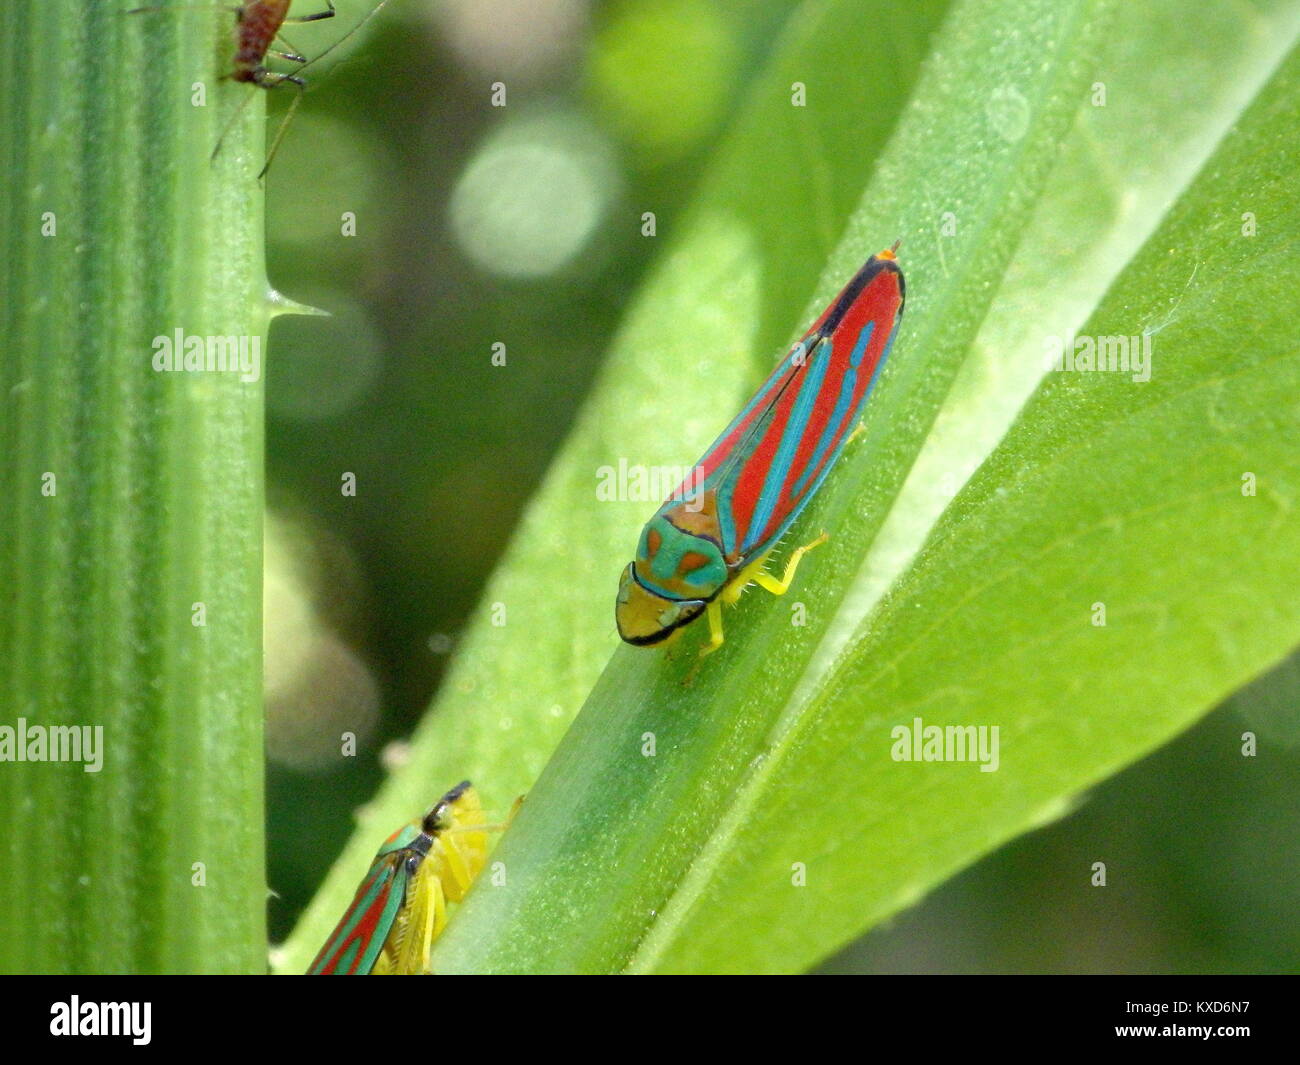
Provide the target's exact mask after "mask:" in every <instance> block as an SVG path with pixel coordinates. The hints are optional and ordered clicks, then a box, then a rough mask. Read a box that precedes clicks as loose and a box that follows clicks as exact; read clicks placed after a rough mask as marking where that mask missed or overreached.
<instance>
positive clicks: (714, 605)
mask: <svg viewBox="0 0 1300 1065" xmlns="http://www.w3.org/2000/svg"><path fill="white" fill-rule="evenodd" d="M705 612H706V613H707V614H708V615H709V642H708V643H707V644H705V645H704V646H703V647H701V648H700V654H701V656H703V655H711V654H713V652H714V651H716V650H717V649H718V648H719V647H721V646H722V604H721V603H719V602H718V601H717V600H716V599H714V600H713V601H712V602H711V603H710V604H709V605H708V607H707V608H706V609H705Z"/></svg>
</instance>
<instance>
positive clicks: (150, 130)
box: [0, 0, 272, 973]
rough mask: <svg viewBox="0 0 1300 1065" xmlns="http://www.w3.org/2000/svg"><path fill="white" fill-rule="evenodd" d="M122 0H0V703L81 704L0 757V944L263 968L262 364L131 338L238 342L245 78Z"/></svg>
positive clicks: (255, 135) (257, 314)
mask: <svg viewBox="0 0 1300 1065" xmlns="http://www.w3.org/2000/svg"><path fill="white" fill-rule="evenodd" d="M128 6H130V5H128V4H126V3H121V4H106V3H105V4H90V5H87V4H83V3H79V2H77V0H49V2H46V3H41V4H36V3H21V4H5V5H3V7H2V8H0V48H2V49H3V51H4V54H3V57H2V58H0V97H3V99H4V100H6V101H7V102H8V106H7V107H6V108H5V112H4V115H3V120H2V121H0V159H2V160H3V166H4V173H5V180H6V193H5V197H4V203H3V205H2V206H0V248H2V249H3V252H2V254H3V260H4V270H3V275H4V285H5V289H4V293H3V298H2V299H0V325H2V328H0V333H2V334H3V336H4V338H5V355H4V359H3V361H2V362H0V396H3V401H4V411H3V415H0V455H2V456H3V458H0V498H3V500H4V504H3V510H2V511H0V513H2V517H0V588H3V594H2V595H0V648H3V654H2V655H0V659H2V662H0V676H2V679H0V693H2V694H0V726H3V727H4V728H6V729H9V730H17V729H18V728H20V727H21V726H20V721H21V722H23V723H24V724H25V726H26V727H27V728H28V729H29V730H31V729H33V728H41V729H46V728H55V727H60V726H86V727H88V728H89V729H91V730H96V729H100V730H102V733H101V738H102V742H100V743H96V742H95V739H94V737H95V732H94V731H91V732H90V733H89V736H90V739H91V742H92V743H94V745H95V751H96V758H95V759H94V760H93V761H97V760H99V759H102V762H101V764H100V765H99V766H98V769H97V771H95V772H85V771H83V765H82V764H81V763H79V762H76V761H61V762H30V761H29V762H19V763H13V762H10V761H6V762H4V763H0V838H3V840H4V844H3V847H4V855H5V856H4V859H3V860H2V861H0V927H3V928H4V929H5V933H4V934H3V935H0V970H2V971H5V972H45V973H50V972H75V973H88V972H98V973H105V972H109V973H113V972H196V971H204V972H239V971H243V972H264V971H265V968H266V948H265V935H266V932H265V907H266V888H265V874H264V855H263V849H264V843H263V830H262V826H263V822H264V816H265V815H264V811H263V806H262V774H263V768H262V757H263V755H262V706H261V685H262V663H261V653H260V647H261V576H262V574H261V550H262V507H263V500H262V495H263V492H262V465H263V459H262V379H261V375H260V367H259V373H258V377H257V380H254V381H244V380H242V379H241V375H240V374H237V373H230V372H225V373H221V372H216V373H185V372H182V373H176V372H156V371H155V369H154V366H153V358H154V356H155V353H156V352H158V351H159V350H160V349H158V348H156V347H155V345H154V338H155V337H172V336H174V331H175V330H177V329H181V330H184V332H185V334H186V335H187V336H197V337H200V338H206V337H210V336H212V337H226V336H231V337H246V338H251V339H253V340H255V341H256V342H257V343H258V344H260V345H261V350H262V351H263V352H264V351H265V345H266V331H267V325H268V323H269V321H270V317H271V309H272V308H271V304H270V303H269V302H268V297H267V293H268V288H267V283H266V272H265V268H264V264H263V249H262V194H261V189H260V187H259V186H258V183H257V181H256V180H255V178H254V175H255V174H256V173H257V171H258V169H259V168H260V167H261V165H262V147H261V143H260V135H259V134H260V129H261V126H260V119H261V116H262V104H261V101H260V94H258V96H256V97H254V98H253V99H254V101H255V102H254V105H253V106H251V107H247V108H245V111H244V114H243V117H242V120H241V121H239V122H236V123H235V124H234V125H232V126H231V128H230V129H229V132H228V134H227V136H226V139H225V143H224V146H223V150H222V152H221V154H220V155H219V156H218V158H217V159H216V160H215V161H210V160H209V156H210V155H211V154H212V150H213V147H214V146H215V145H216V143H217V140H218V137H219V134H220V131H221V129H222V127H223V126H224V125H226V123H227V122H228V121H229V119H230V116H231V114H232V111H233V110H234V109H235V108H237V107H238V106H239V105H240V104H241V103H242V102H244V101H245V100H246V99H247V93H248V92H250V91H252V90H251V89H250V88H249V87H248V86H239V85H234V84H231V83H226V84H225V85H224V86H223V85H222V83H221V82H220V81H219V75H220V74H222V73H224V69H222V67H219V66H218V63H219V62H220V63H223V64H224V63H227V62H228V61H229V55H230V47H231V45H230V27H231V15H230V13H229V12H221V13H219V14H218V13H214V12H213V11H210V10H207V11H202V12H194V11H184V12H175V11H158V12H148V13H145V14H140V15H133V16H130V17H127V16H126V15H125V13H124V12H125V9H126V8H127V7H128ZM196 82H197V83H199V84H200V85H201V86H202V87H203V89H204V91H205V93H206V97H205V100H204V106H196V103H197V100H196V97H195V93H196V91H197V89H196V85H195V83H196ZM250 350H251V349H250ZM200 604H201V611H200V606H199V605H200ZM199 620H202V621H203V622H204V624H201V625H200V624H198V623H197V622H198V621H199ZM84 736H85V733H78V734H77V738H78V739H81V738H83V737H84ZM0 742H3V739H0ZM48 753H50V752H49V751H47V754H48ZM68 753H69V754H73V755H75V754H76V753H77V748H76V747H71V748H69V750H68ZM89 753H90V752H89V748H86V749H83V750H82V751H81V754H82V757H83V758H85V757H86V756H87V755H88V754H89ZM9 757H13V752H12V750H11V751H10V753H9ZM93 761H92V762H91V765H93ZM88 767H89V766H88ZM196 863H202V865H201V867H200V866H198V865H196Z"/></svg>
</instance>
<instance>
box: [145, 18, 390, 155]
mask: <svg viewBox="0 0 1300 1065" xmlns="http://www.w3.org/2000/svg"><path fill="white" fill-rule="evenodd" d="M292 2H293V0H248V2H247V3H243V4H234V5H230V6H229V7H222V8H220V9H221V10H229V11H230V12H231V13H232V14H233V15H234V16H235V32H234V37H235V56H234V60H233V63H232V66H231V70H230V72H229V73H228V74H227V75H226V77H228V78H229V79H230V80H231V81H238V82H243V83H245V84H248V85H256V86H258V87H259V88H262V89H275V88H279V87H280V86H281V85H292V86H293V87H294V88H296V89H297V90H298V95H297V96H295V97H294V100H293V103H291V104H290V105H289V109H288V111H286V112H285V116H284V119H283V120H282V121H281V122H280V128H279V129H278V130H276V133H275V138H274V140H272V142H271V148H270V150H269V151H268V152H267V155H266V162H265V164H264V165H263V166H262V169H261V171H260V172H259V173H258V175H257V176H258V177H259V178H261V177H262V176H264V175H265V174H266V172H267V170H268V169H270V166H271V161H272V160H273V159H274V158H275V153H276V152H277V151H278V150H279V148H280V142H281V141H282V140H283V139H284V135H285V133H286V131H287V130H288V128H289V123H290V121H291V120H292V119H293V116H294V113H295V112H296V111H297V110H298V105H299V104H300V103H301V102H302V91H303V90H304V89H306V87H307V82H306V81H305V80H304V78H303V77H302V76H301V72H302V70H303V69H305V68H306V67H309V66H311V65H312V64H313V63H316V62H319V61H320V60H321V59H324V58H325V56H327V55H329V53H330V52H332V51H334V49H335V48H338V47H339V46H340V45H341V44H343V43H344V42H345V41H347V40H348V39H349V38H350V37H352V35H353V34H355V33H357V32H358V31H359V30H360V29H361V27H363V26H364V25H365V24H366V23H367V22H369V21H370V20H371V19H372V18H374V17H375V15H377V14H378V13H379V12H380V10H381V9H382V8H383V7H384V6H385V5H386V4H387V3H388V0H379V2H378V3H377V4H375V5H374V7H372V8H371V9H370V11H369V12H368V13H367V14H366V16H365V17H364V18H363V19H361V21H359V22H358V23H357V24H356V25H355V26H353V27H352V29H350V30H349V31H348V32H347V33H345V34H344V35H343V36H342V37H340V38H339V39H338V40H337V41H335V42H334V43H333V44H332V45H330V46H329V47H328V48H326V49H325V50H324V51H323V52H321V53H319V54H318V55H316V56H315V57H314V58H312V59H307V58H306V57H305V56H302V55H299V54H298V52H297V51H295V50H293V49H292V48H291V47H290V46H289V45H288V42H287V41H285V40H284V38H283V37H282V36H281V35H280V30H281V28H282V27H283V26H284V25H285V24H286V23H303V22H319V21H321V20H322V19H328V18H334V17H335V15H337V14H338V12H337V11H335V9H334V0H324V2H325V4H326V10H324V11H316V12H313V13H312V14H310V15H290V14H289V7H290V5H291V4H292ZM188 8H192V5H188V4H182V5H175V6H164V5H152V6H150V7H137V8H133V9H132V10H130V11H128V12H127V14H129V15H135V14H140V13H141V12H145V11H169V10H170V11H183V10H186V9H188ZM203 9H204V10H211V8H203ZM277 42H279V43H281V44H283V45H284V46H285V47H283V48H278V47H276V43H277ZM268 56H277V57H279V58H280V59H284V60H287V61H288V62H291V63H298V64H300V66H299V71H298V73H293V74H290V73H285V72H283V71H278V70H271V69H270V68H269V67H267V65H266V60H267V57H268ZM249 99H252V97H249V98H248V99H246V100H244V102H243V103H241V104H240V105H239V107H238V108H236V109H235V112H234V114H232V115H231V116H230V118H229V120H227V122H226V125H225V127H224V128H223V129H222V131H221V135H220V136H219V137H218V138H217V144H216V147H215V148H213V150H212V158H214V159H215V158H216V157H217V154H218V153H219V152H220V151H221V145H222V143H223V142H224V140H225V138H226V133H227V131H228V130H229V129H230V127H231V126H233V125H234V123H235V120H236V119H237V118H238V117H239V116H240V114H242V113H243V110H244V107H245V106H247V104H248V100H249Z"/></svg>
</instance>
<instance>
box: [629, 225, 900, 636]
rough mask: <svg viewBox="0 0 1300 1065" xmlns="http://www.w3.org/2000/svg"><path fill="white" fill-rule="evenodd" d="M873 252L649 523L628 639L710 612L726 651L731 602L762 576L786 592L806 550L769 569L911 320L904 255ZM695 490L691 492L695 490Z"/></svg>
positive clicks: (633, 585)
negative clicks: (725, 616)
mask: <svg viewBox="0 0 1300 1065" xmlns="http://www.w3.org/2000/svg"><path fill="white" fill-rule="evenodd" d="M897 247H898V245H897V244H895V245H894V247H893V248H886V249H885V250H884V251H882V252H879V253H878V254H876V255H873V256H872V257H871V258H870V259H868V260H867V261H866V264H865V265H864V266H863V267H862V269H860V270H859V271H858V272H857V273H856V274H855V275H854V276H853V278H852V280H850V281H849V283H848V284H847V285H845V286H844V289H843V291H841V292H840V294H839V295H838V296H837V297H836V298H835V300H834V301H833V302H832V303H831V305H830V306H829V307H827V308H826V310H825V311H824V312H823V313H822V316H821V317H820V318H818V319H817V321H816V322H814V323H813V325H812V328H810V329H809V330H808V332H807V333H806V334H804V337H803V339H802V340H800V341H799V342H798V343H797V344H795V346H794V347H793V348H792V349H791V350H790V352H789V354H788V355H787V356H786V357H785V359H784V360H782V362H781V363H780V364H779V365H778V366H777V368H776V369H775V370H774V371H773V372H772V375H771V376H770V377H769V378H768V379H767V380H766V381H765V382H764V383H763V385H762V387H760V388H759V390H758V392H757V393H755V395H754V397H753V398H752V399H751V400H750V401H749V403H748V404H747V405H746V406H745V408H744V410H742V411H741V412H740V414H738V415H737V416H736V418H735V419H734V420H733V421H732V423H731V424H730V425H729V426H728V427H727V428H726V429H725V430H724V431H723V433H722V435H721V436H720V437H718V439H717V440H716V441H714V443H713V446H712V447H710V448H709V450H708V451H706V452H705V453H704V457H703V458H701V459H700V461H699V463H698V464H697V465H696V468H695V474H694V475H693V476H692V477H690V478H688V479H687V481H686V482H685V483H683V485H682V486H681V487H679V488H678V489H677V491H676V492H674V493H673V494H672V495H671V496H670V497H669V498H668V500H667V501H666V502H665V503H664V504H663V506H661V507H660V508H659V510H658V511H657V512H656V513H655V515H654V516H653V517H652V518H651V519H650V520H649V522H647V523H646V526H645V528H644V529H643V530H642V532H641V540H640V543H639V544H638V546H637V553H636V559H635V560H634V561H633V562H631V563H630V564H629V565H628V567H627V568H626V569H625V570H624V571H623V577H622V580H621V581H620V582H619V587H618V600H617V603H616V605H615V620H616V622H617V624H618V633H619V635H620V636H621V637H622V638H623V639H624V640H626V641H627V642H628V643H632V644H642V645H644V644H655V643H660V642H661V641H663V640H665V639H667V638H668V637H670V636H672V635H673V634H674V633H675V632H676V631H677V630H678V629H680V628H681V627H682V626H684V625H687V624H689V623H690V622H692V621H694V620H695V619H696V618H697V617H699V616H700V615H701V614H707V616H708V619H709V632H710V639H709V643H708V644H707V645H706V646H705V648H704V651H703V652H702V653H707V652H709V651H713V650H716V649H717V648H718V647H720V646H721V645H722V604H723V603H731V602H734V601H735V600H736V599H738V598H739V597H740V594H741V592H743V591H744V589H745V587H746V586H747V585H748V584H749V583H750V582H751V581H752V582H754V583H756V584H758V585H759V586H760V587H762V588H765V589H767V590H768V591H769V592H772V593H773V594H774V595H783V594H784V593H785V592H786V590H787V589H788V588H789V587H790V582H791V581H792V580H793V579H794V573H795V569H796V568H797V567H798V565H799V560H800V559H801V558H802V557H803V555H804V553H805V552H807V551H809V550H810V549H812V548H813V547H816V546H817V545H818V544H820V543H822V542H823V541H824V540H825V539H826V536H825V534H823V535H822V536H820V537H818V538H817V539H816V540H814V541H812V542H811V543H809V544H805V545H804V546H802V547H800V548H798V549H797V550H795V551H794V552H793V553H792V555H791V557H790V559H789V561H788V562H787V563H786V569H785V573H784V575H783V576H782V577H781V578H780V579H778V578H777V577H775V576H773V575H772V574H770V573H767V572H766V571H765V569H764V564H765V562H766V561H767V559H768V557H769V556H770V555H771V553H772V550H773V548H775V546H776V545H777V543H779V542H780V540H781V537H782V536H784V535H785V533H786V532H787V530H788V529H789V528H790V525H791V523H792V522H793V521H794V520H795V518H796V517H798V515H799V512H800V511H801V510H803V508H804V507H805V506H806V505H807V503H808V501H809V500H810V499H811V498H812V497H813V495H814V494H816V492H817V489H818V488H819V487H820V486H821V484H822V482H823V481H824V480H825V478H826V475H827V474H828V473H829V472H830V469H831V466H832V465H834V463H835V460H836V458H838V457H839V454H840V452H841V450H842V449H843V448H844V445H845V444H846V443H847V442H848V439H849V437H850V436H851V435H852V432H853V426H854V424H855V423H856V422H857V420H858V417H859V416H860V415H861V413H862V409H863V407H864V405H865V404H866V401H867V396H868V395H869V394H870V392H871V388H872V385H873V384H874V383H875V381H876V378H877V376H878V375H879V373H880V368H881V367H882V366H883V365H884V363H885V359H886V357H887V356H888V355H889V349H890V347H891V346H892V345H893V342H894V336H895V334H896V332H897V330H898V323H899V321H900V320H901V319H902V316H903V299H904V288H903V271H902V269H901V268H900V267H899V265H898V262H897V260H896V259H895V250H896V249H897ZM692 489H693V490H692Z"/></svg>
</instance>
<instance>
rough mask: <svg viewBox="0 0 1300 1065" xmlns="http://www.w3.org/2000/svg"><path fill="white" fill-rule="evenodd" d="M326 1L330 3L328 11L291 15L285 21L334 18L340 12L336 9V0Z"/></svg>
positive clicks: (317, 20) (314, 20) (311, 20)
mask: <svg viewBox="0 0 1300 1065" xmlns="http://www.w3.org/2000/svg"><path fill="white" fill-rule="evenodd" d="M325 3H327V4H328V5H329V10H328V11H317V12H316V14H314V15H290V16H289V17H288V18H286V19H285V20H284V21H285V22H319V21H320V20H321V19H323V18H333V17H334V16H335V15H337V14H338V12H337V11H335V10H334V0H325Z"/></svg>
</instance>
